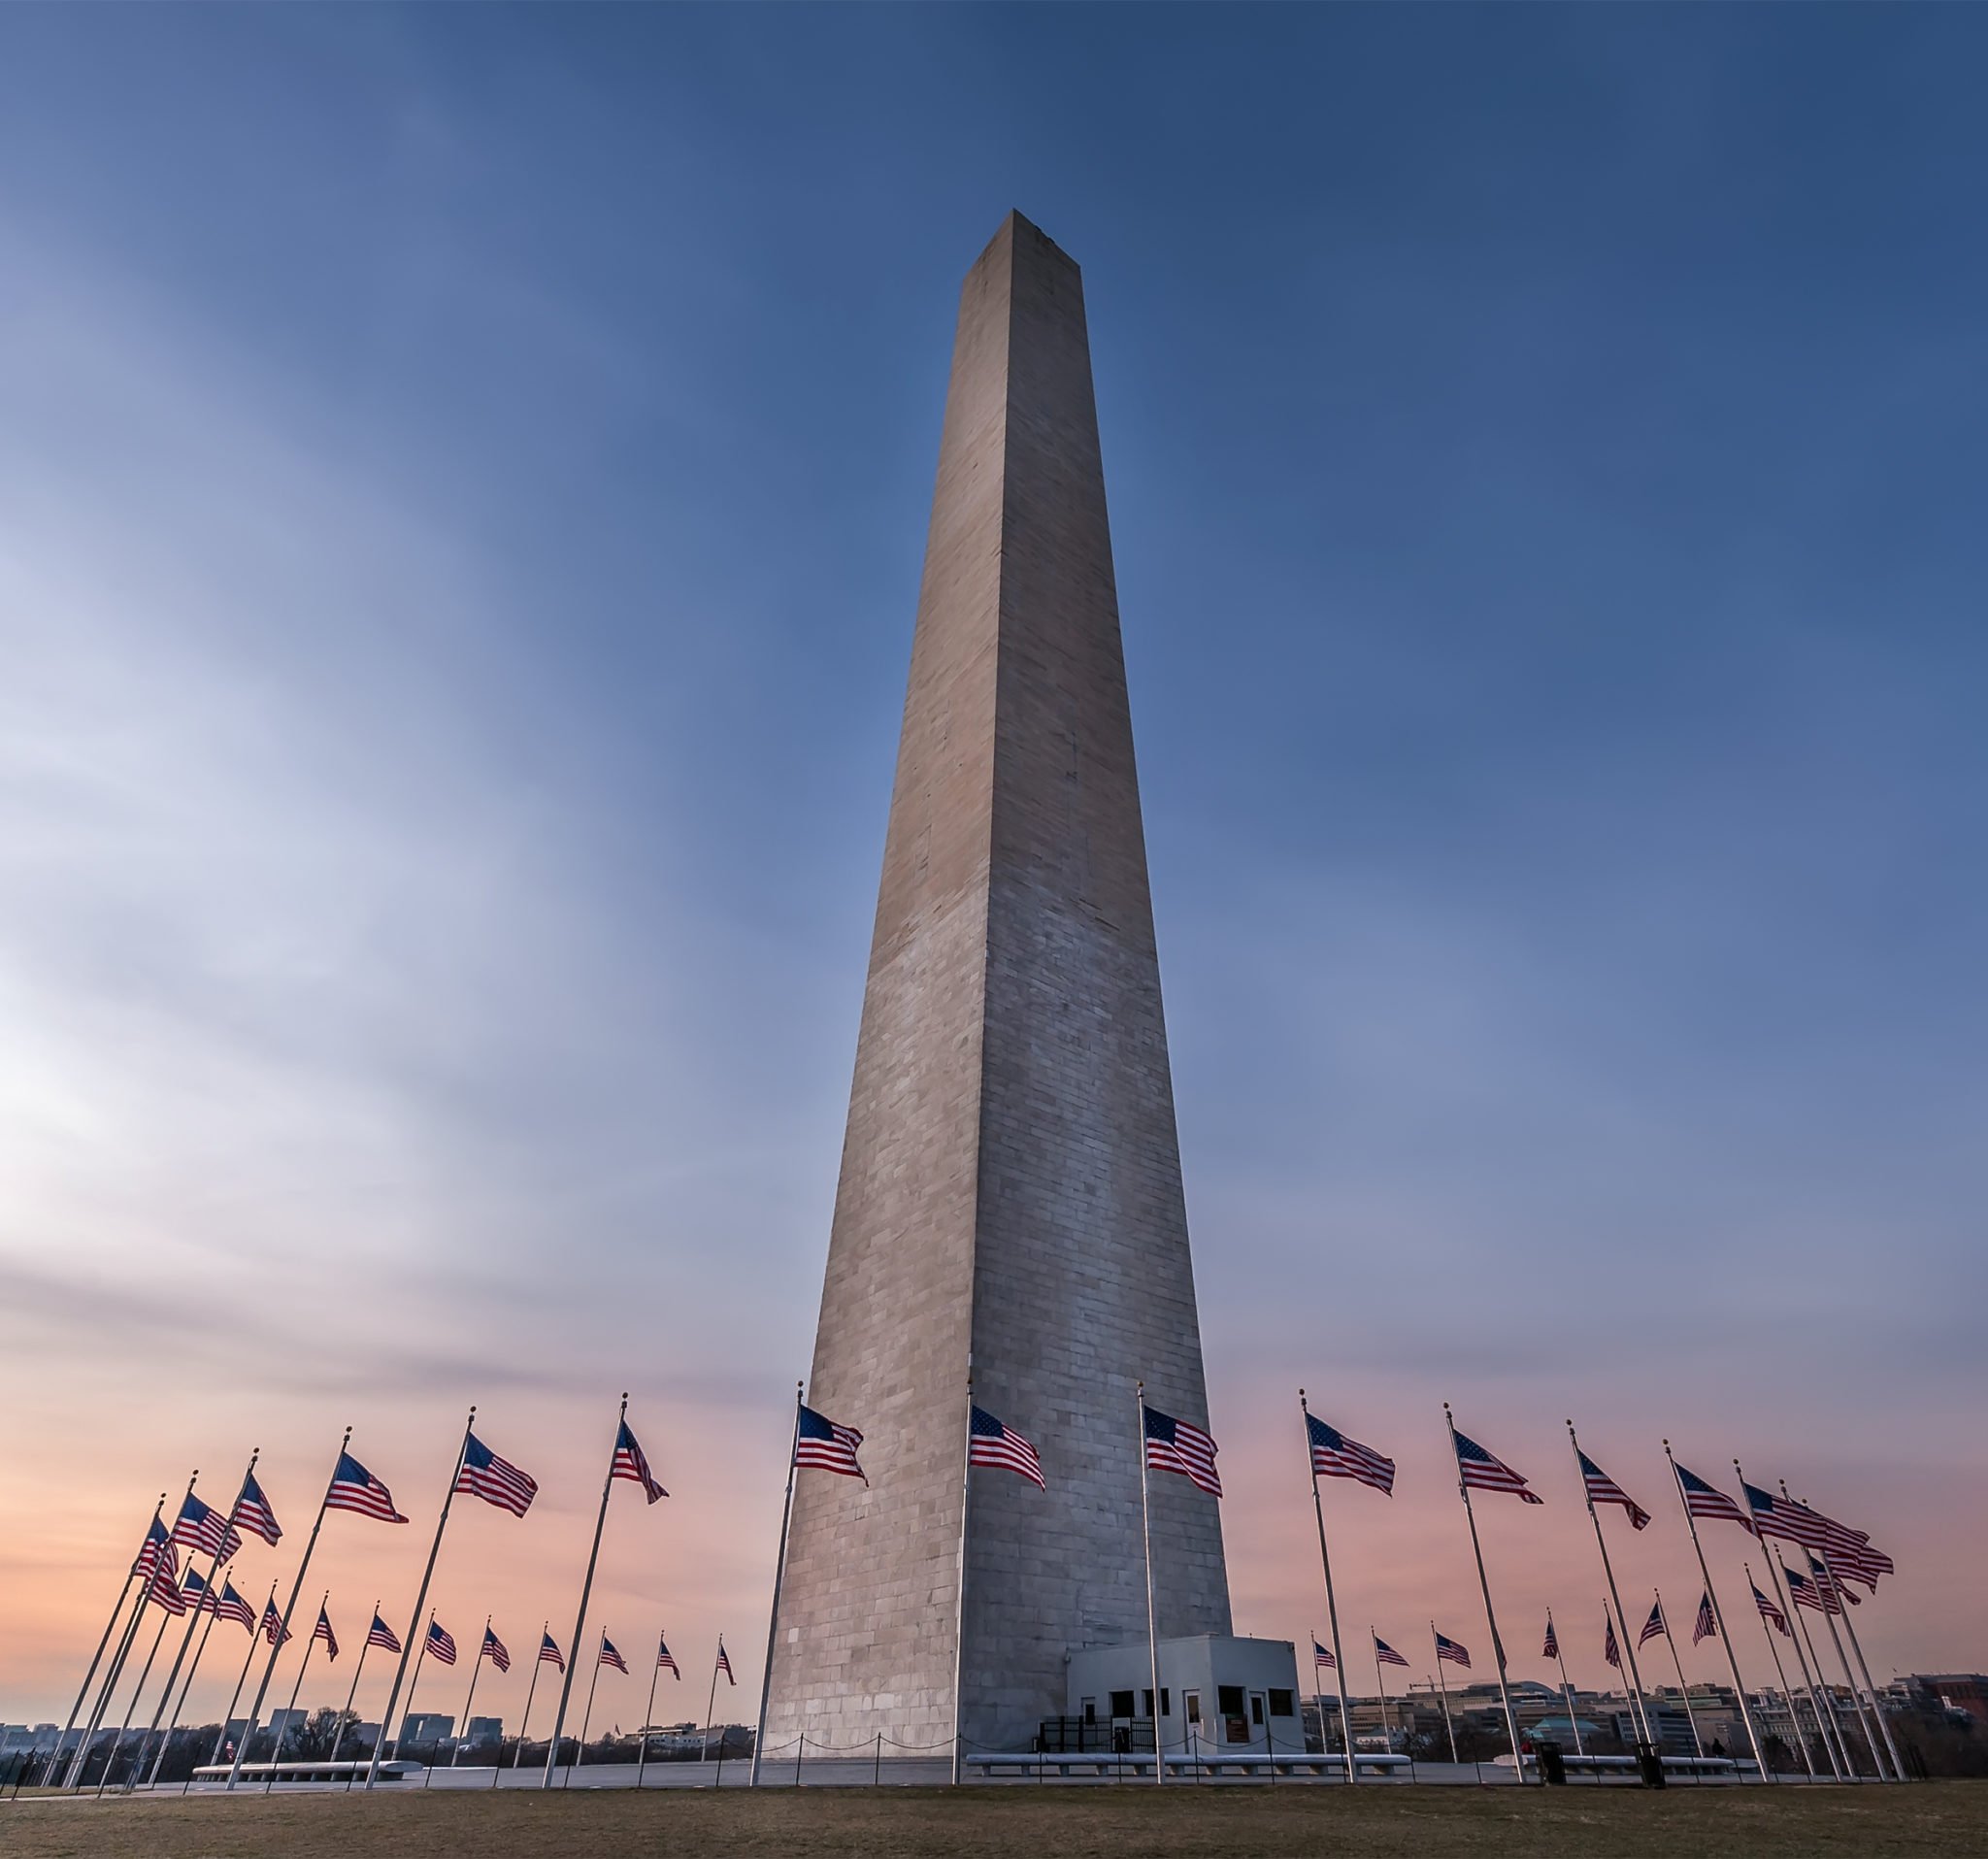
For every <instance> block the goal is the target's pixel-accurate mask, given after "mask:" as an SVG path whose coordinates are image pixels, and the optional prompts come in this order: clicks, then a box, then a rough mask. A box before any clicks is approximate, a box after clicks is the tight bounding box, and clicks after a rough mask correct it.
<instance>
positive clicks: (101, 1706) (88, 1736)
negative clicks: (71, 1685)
mask: <svg viewBox="0 0 1988 1859" xmlns="http://www.w3.org/2000/svg"><path fill="white" fill-rule="evenodd" d="M199 1477H200V1469H199V1467H197V1466H196V1467H195V1468H194V1470H193V1476H192V1477H189V1478H188V1479H187V1480H186V1491H187V1495H188V1496H191V1495H192V1491H193V1486H194V1483H195V1481H196V1480H197V1479H198V1478H199ZM184 1502H185V1499H184V1498H182V1500H181V1503H182V1505H183V1504H184ZM164 1511H165V1506H164V1505H163V1504H161V1505H160V1506H159V1508H158V1510H155V1511H153V1512H152V1521H153V1522H155V1523H156V1522H158V1521H159V1520H160V1519H161V1517H162V1516H163V1514H164ZM146 1535H147V1543H149V1541H150V1532H149V1531H148V1532H147V1533H146ZM166 1543H167V1546H168V1547H170V1546H171V1543H172V1539H171V1538H170V1537H168V1538H167V1540H166ZM145 1549H146V1544H140V1545H139V1551H138V1558H139V1560H142V1559H143V1558H144V1555H145ZM131 1566H132V1571H133V1573H134V1574H135V1573H136V1572H137V1569H138V1561H137V1560H134V1561H133V1563H132V1565H131ZM157 1577H158V1563H157V1560H156V1558H154V1560H153V1563H152V1572H151V1574H150V1575H149V1576H147V1577H146V1578H145V1579H144V1580H143V1581H142V1582H140V1583H139V1588H138V1605H137V1606H136V1607H135V1608H133V1609H132V1610H131V1618H130V1619H129V1620H127V1621H126V1622H125V1623H124V1633H123V1637H122V1638H121V1639H119V1640H118V1642H117V1650H116V1652H114V1653H113V1654H112V1655H111V1663H110V1665H109V1667H108V1668H107V1669H106V1670H105V1673H104V1683H103V1689H102V1690H100V1691H99V1692H98V1693H97V1701H96V1703H95V1704H94V1705H93V1706H92V1707H91V1709H90V1713H89V1723H88V1725H87V1727H86V1728H85V1729H84V1730H83V1741H82V1742H81V1743H78V1744H77V1745H76V1759H75V1761H73V1762H72V1763H71V1764H70V1766H69V1773H68V1774H67V1775H66V1776H63V1778H62V1789H63V1792H64V1793H65V1794H66V1793H68V1792H70V1791H72V1790H81V1788H82V1787H83V1771H84V1770H85V1769H86V1768H88V1767H89V1760H88V1758H89V1746H90V1743H92V1742H93V1741H94V1739H95V1737H96V1734H97V1730H98V1728H99V1727H100V1726H101V1725H102V1723H103V1720H104V1712H105V1711H106V1710H109V1709H110V1708H111V1700H112V1698H114V1697H115V1696H116V1690H117V1680H118V1679H119V1678H120V1677H121V1676H123V1673H124V1662H125V1660H127V1659H128V1658H130V1656H131V1646H132V1643H133V1642H134V1641H135V1640H136V1639H137V1638H138V1623H139V1621H140V1620H142V1619H143V1618H144V1617H145V1604H146V1602H147V1601H148V1600H149V1599H150V1597H151V1584H152V1582H153V1581H154V1580H155V1579H156V1578H157ZM173 1578H174V1579H175V1580H178V1579H179V1576H178V1574H177V1572H176V1573H175V1575H174V1577H173Z"/></svg>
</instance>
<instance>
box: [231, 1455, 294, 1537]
mask: <svg viewBox="0 0 1988 1859" xmlns="http://www.w3.org/2000/svg"><path fill="white" fill-rule="evenodd" d="M229 1521H230V1522H231V1523H239V1524H240V1525H241V1526H242V1528H243V1529H245V1530H253V1531H254V1532H255V1534H256V1535H257V1536H259V1537H260V1538H261V1539H262V1540H263V1542H265V1543H266V1544H269V1545H270V1547H271V1548H275V1547H276V1545H277V1544H278V1543H279V1542H281V1541H282V1534H283V1533H282V1525H281V1524H279V1523H278V1522H277V1520H276V1512H275V1511H274V1510H271V1509H270V1508H269V1500H268V1499H267V1498H266V1497H264V1496H263V1495H262V1487H261V1485H259V1484H257V1483H256V1482H255V1475H254V1474H253V1473H252V1472H251V1473H250V1474H249V1475H248V1477H246V1478H244V1479H243V1480H242V1495H241V1496H240V1497H239V1498H237V1499H236V1500H235V1514H234V1515H233V1516H232V1517H231V1518H229Z"/></svg>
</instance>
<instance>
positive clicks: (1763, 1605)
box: [1746, 1581, 1788, 1633]
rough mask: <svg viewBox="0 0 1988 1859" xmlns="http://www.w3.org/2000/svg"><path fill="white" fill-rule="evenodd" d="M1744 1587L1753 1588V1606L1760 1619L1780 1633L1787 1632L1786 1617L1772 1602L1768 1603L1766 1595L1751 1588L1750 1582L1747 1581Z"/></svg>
mask: <svg viewBox="0 0 1988 1859" xmlns="http://www.w3.org/2000/svg"><path fill="white" fill-rule="evenodd" d="M1746 1585H1747V1586H1748V1587H1752V1588H1753V1605H1754V1606H1755V1607H1756V1608H1758V1609H1759V1610H1760V1617H1761V1618H1762V1619H1763V1620H1766V1621H1768V1622H1770V1623H1771V1624H1772V1625H1773V1626H1774V1627H1775V1628H1777V1629H1778V1630H1779V1631H1780V1632H1782V1633H1786V1632H1787V1631H1788V1616H1787V1615H1786V1614H1785V1613H1783V1612H1782V1611H1781V1610H1780V1609H1779V1608H1778V1607H1776V1606H1775V1605H1774V1603H1773V1602H1772V1601H1770V1600H1769V1599H1768V1598H1767V1596H1766V1595H1764V1594H1762V1593H1761V1591H1760V1590H1759V1589H1758V1588H1757V1587H1753V1583H1752V1582H1750V1581H1749V1582H1748V1583H1747V1584H1746Z"/></svg>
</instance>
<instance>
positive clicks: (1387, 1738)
mask: <svg viewBox="0 0 1988 1859" xmlns="http://www.w3.org/2000/svg"><path fill="white" fill-rule="evenodd" d="M1367 1637H1368V1639H1370V1640H1371V1641H1373V1642H1374V1682H1375V1685H1377V1686H1378V1687H1379V1689H1380V1741H1381V1743H1382V1744H1383V1745H1385V1747H1386V1749H1387V1753H1388V1754H1389V1755H1393V1754H1394V1729H1393V1726H1392V1725H1390V1724H1389V1722H1388V1720H1387V1675H1386V1674H1385V1673H1383V1672H1382V1671H1381V1669H1380V1635H1379V1634H1377V1633H1375V1630H1374V1623H1373V1622H1372V1621H1371V1620H1370V1621H1369V1622H1368V1623H1367ZM1403 1743H1404V1745H1405V1746H1406V1743H1407V1739H1406V1738H1404V1739H1403ZM1414 1765H1415V1758H1414V1757H1413V1755H1410V1756H1409V1757H1408V1767H1409V1769H1410V1770H1411V1771H1412V1770H1413V1768H1414ZM1352 1766H1353V1726H1352V1725H1351V1724H1347V1725H1346V1767H1347V1768H1348V1769H1350V1768H1351V1767H1352Z"/></svg>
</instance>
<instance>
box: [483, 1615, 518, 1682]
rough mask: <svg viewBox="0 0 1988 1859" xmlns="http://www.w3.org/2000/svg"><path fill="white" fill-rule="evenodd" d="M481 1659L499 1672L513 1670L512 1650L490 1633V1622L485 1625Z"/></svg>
mask: <svg viewBox="0 0 1988 1859" xmlns="http://www.w3.org/2000/svg"><path fill="white" fill-rule="evenodd" d="M481 1657H483V1658H485V1659H487V1660H489V1662H490V1663H491V1664H492V1665H493V1666H495V1667H496V1668H497V1670H498V1671H499V1672H509V1671H510V1670H511V1648H510V1647H509V1646H507V1645H506V1644H505V1643H504V1642H503V1641H502V1640H500V1639H498V1637H497V1636H496V1635H495V1634H494V1633H492V1632H491V1631H490V1626H489V1622H488V1621H485V1622H484V1624H483V1650H482V1653H481Z"/></svg>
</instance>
